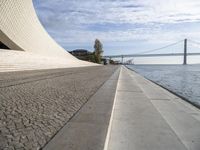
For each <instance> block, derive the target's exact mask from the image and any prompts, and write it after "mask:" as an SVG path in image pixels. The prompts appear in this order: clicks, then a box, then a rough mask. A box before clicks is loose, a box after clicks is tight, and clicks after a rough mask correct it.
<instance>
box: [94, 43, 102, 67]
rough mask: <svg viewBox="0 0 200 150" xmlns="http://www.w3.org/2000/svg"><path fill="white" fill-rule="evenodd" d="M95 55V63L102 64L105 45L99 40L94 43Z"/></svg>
mask: <svg viewBox="0 0 200 150" xmlns="http://www.w3.org/2000/svg"><path fill="white" fill-rule="evenodd" d="M94 50H95V51H94V55H95V61H96V63H101V57H102V54H103V44H102V43H101V42H100V40H99V39H96V40H95V43H94Z"/></svg>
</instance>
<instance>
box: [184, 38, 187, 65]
mask: <svg viewBox="0 0 200 150" xmlns="http://www.w3.org/2000/svg"><path fill="white" fill-rule="evenodd" d="M183 65H187V39H185V40H184V56H183Z"/></svg>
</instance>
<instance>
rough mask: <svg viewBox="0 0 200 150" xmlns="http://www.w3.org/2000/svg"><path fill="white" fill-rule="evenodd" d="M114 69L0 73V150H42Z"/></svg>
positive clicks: (98, 68)
mask: <svg viewBox="0 0 200 150" xmlns="http://www.w3.org/2000/svg"><path fill="white" fill-rule="evenodd" d="M116 68H117V67H101V66H99V67H83V68H68V69H52V70H39V71H23V72H7V73H0V79H1V80H0V149H15V150H18V149H19V150H21V149H24V150H37V149H40V148H41V147H43V146H44V145H45V144H46V142H48V141H49V140H50V139H51V137H52V136H54V134H55V133H57V131H59V130H60V129H61V128H62V127H63V126H64V125H65V124H66V123H67V122H68V120H69V119H70V117H72V116H73V115H74V114H75V113H76V112H77V111H78V110H79V109H80V108H81V106H83V105H84V104H85V103H86V102H87V100H88V99H89V98H90V97H91V96H92V95H93V94H94V93H95V92H96V91H97V90H98V89H99V88H100V87H101V85H102V84H103V83H104V82H105V81H106V80H107V79H108V78H109V77H110V76H111V75H112V74H113V73H114V71H115V70H116Z"/></svg>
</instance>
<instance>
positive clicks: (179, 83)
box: [127, 65, 200, 107]
mask: <svg viewBox="0 0 200 150" xmlns="http://www.w3.org/2000/svg"><path fill="white" fill-rule="evenodd" d="M127 67H128V68H130V69H132V70H134V71H136V72H138V73H139V74H141V75H142V76H144V77H145V78H147V79H150V80H152V81H154V82H156V83H157V84H159V85H161V86H163V87H165V88H167V89H169V90H170V91H173V92H174V93H176V94H178V95H180V96H182V97H184V98H185V99H187V100H188V101H190V102H191V103H193V104H195V105H198V106H199V107H200V65H128V66H127Z"/></svg>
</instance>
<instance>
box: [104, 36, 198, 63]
mask: <svg viewBox="0 0 200 150" xmlns="http://www.w3.org/2000/svg"><path fill="white" fill-rule="evenodd" d="M188 41H189V42H191V43H192V44H196V45H199V46H200V43H199V42H196V41H193V40H190V39H184V40H181V41H178V42H175V43H172V44H169V45H166V46H163V47H160V48H156V49H152V50H148V51H143V52H141V53H135V54H122V55H107V56H103V58H105V59H112V58H121V60H122V61H121V62H122V63H123V62H124V61H123V60H124V58H130V57H132V58H136V57H162V56H183V65H186V64H187V56H196V55H200V52H199V53H198V52H196V53H188ZM182 42H183V43H184V46H183V52H181V53H152V52H157V51H160V50H163V49H166V48H170V47H172V46H174V45H177V44H179V43H182Z"/></svg>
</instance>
